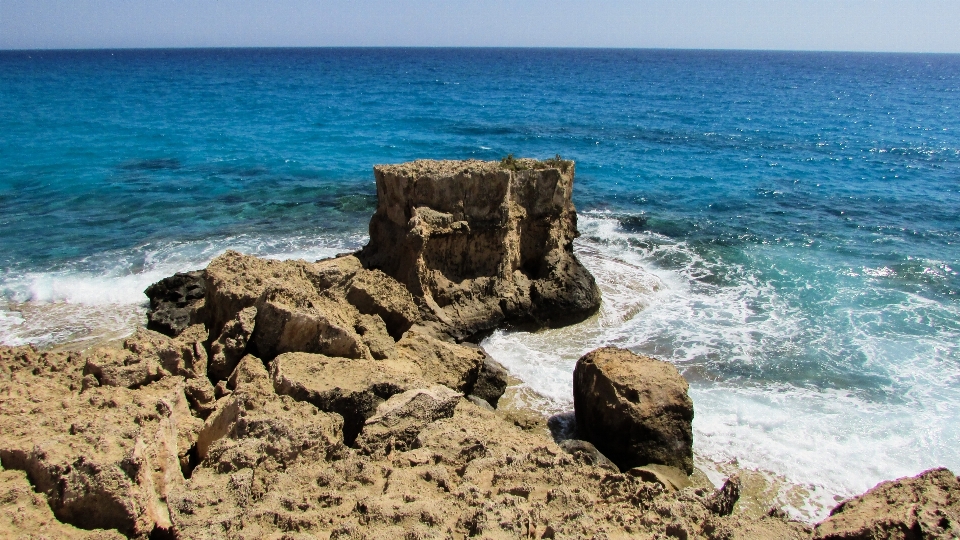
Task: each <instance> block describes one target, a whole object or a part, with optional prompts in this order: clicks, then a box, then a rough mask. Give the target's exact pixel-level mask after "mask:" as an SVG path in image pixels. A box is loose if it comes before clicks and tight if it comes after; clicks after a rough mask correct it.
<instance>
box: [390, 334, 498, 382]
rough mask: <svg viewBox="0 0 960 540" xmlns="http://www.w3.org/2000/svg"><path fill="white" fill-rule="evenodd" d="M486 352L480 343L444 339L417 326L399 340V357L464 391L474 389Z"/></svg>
mask: <svg viewBox="0 0 960 540" xmlns="http://www.w3.org/2000/svg"><path fill="white" fill-rule="evenodd" d="M486 356H487V355H486V353H484V352H483V350H482V349H480V348H479V347H476V346H472V347H471V346H466V345H459V344H457V343H451V342H449V341H443V340H440V339H437V338H435V337H433V336H431V335H429V334H428V333H426V332H424V331H423V330H421V329H420V328H416V327H414V328H412V329H410V330H409V331H408V332H407V333H406V334H404V335H403V339H401V340H400V341H398V342H397V357H398V358H399V359H401V360H406V361H408V362H410V363H412V364H415V365H416V366H418V367H419V368H420V370H421V373H422V374H423V378H425V379H426V380H428V381H430V382H434V383H438V384H442V385H444V386H446V387H447V388H452V389H454V390H457V391H458V392H460V393H463V394H469V393H471V390H473V387H474V386H475V385H476V383H477V377H478V376H479V374H480V370H481V368H482V367H483V363H484V360H485V359H486ZM497 397H499V396H497Z"/></svg>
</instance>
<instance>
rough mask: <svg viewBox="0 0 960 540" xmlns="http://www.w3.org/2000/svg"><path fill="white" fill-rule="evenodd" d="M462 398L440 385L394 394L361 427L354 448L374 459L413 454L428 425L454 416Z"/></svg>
mask: <svg viewBox="0 0 960 540" xmlns="http://www.w3.org/2000/svg"><path fill="white" fill-rule="evenodd" d="M461 397H463V396H462V395H460V394H458V393H457V392H454V391H453V390H451V389H449V388H447V387H446V386H443V385H436V386H431V387H429V388H417V389H415V390H408V391H406V392H404V393H402V394H397V395H395V396H393V397H391V398H390V399H388V400H387V401H384V402H383V403H381V404H380V405H379V406H378V407H377V412H376V414H374V415H373V416H371V417H370V418H368V419H367V421H366V422H365V423H364V426H363V430H362V431H361V432H360V436H359V437H358V438H357V448H359V449H360V450H361V451H362V452H364V453H366V454H376V455H380V454H389V453H390V452H393V451H399V452H403V451H406V450H412V449H413V442H414V441H415V440H416V438H417V436H418V435H419V434H420V432H421V431H423V430H424V428H426V427H427V425H429V424H431V423H433V422H436V421H437V420H440V419H441V418H450V417H451V416H453V410H454V409H455V408H456V407H457V404H458V403H460V398H461Z"/></svg>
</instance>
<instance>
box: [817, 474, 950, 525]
mask: <svg viewBox="0 0 960 540" xmlns="http://www.w3.org/2000/svg"><path fill="white" fill-rule="evenodd" d="M814 538H817V539H823V540H827V539H829V540H840V539H844V540H852V539H857V540H859V539H869V540H906V539H913V538H930V539H943V540H947V539H948V538H960V479H958V478H957V477H956V475H954V474H953V473H952V472H950V471H949V470H947V469H931V470H929V471H926V472H924V473H922V474H920V475H918V476H915V477H913V478H901V479H899V480H895V481H892V482H883V483H881V484H879V485H877V486H876V487H875V488H873V489H871V490H870V491H867V492H866V493H864V494H863V495H861V496H859V497H855V498H853V499H850V500H847V501H844V502H843V503H841V504H840V505H839V506H837V507H836V508H834V509H833V511H832V512H830V517H829V518H827V519H825V520H824V521H822V522H820V524H818V525H817V527H816V529H815V531H814Z"/></svg>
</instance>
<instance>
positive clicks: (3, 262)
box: [0, 49, 960, 493]
mask: <svg viewBox="0 0 960 540" xmlns="http://www.w3.org/2000/svg"><path fill="white" fill-rule="evenodd" d="M508 153H513V154H515V155H518V156H532V157H541V158H546V157H552V156H553V155H555V154H561V155H562V156H563V157H564V158H569V159H574V160H575V161H576V163H577V185H576V191H575V196H574V197H575V202H576V204H577V207H578V209H579V210H580V212H581V213H582V215H583V218H582V220H581V224H582V227H581V228H582V230H583V232H584V237H583V238H582V239H581V241H580V243H579V244H578V245H580V246H581V248H582V249H586V250H588V251H589V252H591V253H595V254H597V257H598V259H597V260H599V261H601V262H602V261H619V262H630V263H631V264H634V265H637V266H640V267H642V268H643V269H644V271H645V272H647V273H648V274H650V275H655V276H657V279H659V280H660V281H661V282H662V284H663V285H664V286H663V288H662V289H661V290H660V291H661V292H658V293H651V294H640V293H636V294H637V296H636V298H634V299H633V300H630V299H629V298H627V300H624V302H625V304H624V305H628V304H630V305H634V304H636V305H640V304H642V306H641V307H642V308H643V309H642V311H640V312H639V314H633V312H630V314H629V316H627V315H623V314H621V315H623V316H620V318H619V319H617V320H620V319H623V320H622V321H621V322H619V323H616V324H613V323H611V324H608V325H607V326H606V327H604V329H602V330H597V332H596V335H595V336H594V337H593V338H591V339H592V341H589V343H580V344H578V345H571V347H570V350H569V351H566V352H565V353H563V354H561V353H559V352H556V351H554V352H552V353H551V352H550V351H549V350H543V351H541V352H542V354H543V355H545V358H547V359H546V360H544V361H545V362H547V363H549V362H550V360H549V358H551V356H550V355H551V354H552V355H553V357H556V358H555V363H554V367H555V368H557V369H561V368H562V369H566V368H567V367H568V364H569V363H570V362H571V361H572V360H575V355H576V354H578V353H579V352H582V351H580V349H582V348H583V347H586V346H587V345H590V346H592V345H596V344H598V343H619V344H621V345H625V346H630V347H632V348H634V349H635V350H638V351H641V352H646V353H649V354H657V355H659V356H661V357H664V358H668V359H671V360H672V361H674V362H676V363H677V364H678V365H679V366H680V367H681V369H683V370H684V372H685V374H686V375H687V377H688V378H689V379H690V380H691V381H693V387H694V389H693V391H694V397H695V401H696V402H697V404H698V419H699V418H704V419H703V420H698V422H700V424H698V427H697V429H698V431H697V437H698V441H699V442H698V445H699V447H700V451H701V452H702V453H704V454H705V455H709V456H712V457H714V458H717V459H720V458H725V457H739V458H740V459H741V462H742V463H753V464H755V465H756V466H758V467H766V468H768V469H771V470H774V472H778V473H781V474H785V475H786V476H787V477H788V478H790V479H792V480H795V481H799V482H809V483H812V484H816V485H821V484H822V485H825V486H827V488H828V490H831V489H832V490H833V492H836V493H846V492H849V491H852V490H854V489H859V488H860V487H861V484H862V483H864V482H869V481H875V480H879V479H882V478H886V477H890V476H893V475H897V474H912V473H915V472H918V471H919V470H921V468H922V467H927V466H932V465H937V464H943V465H948V466H951V467H954V469H955V470H956V469H960V450H958V448H960V428H958V427H957V426H958V425H960V413H958V412H957V411H958V410H960V348H958V347H960V345H958V344H960V317H958V315H960V298H958V291H960V277H958V273H957V272H958V270H960V56H958V55H894V54H850V53H783V52H734V51H725V52H708V51H658V50H550V49H253V50H144V51H54V52H48V51H42V52H41V51H27V52H0V231H2V234H0V291H2V297H0V307H2V308H3V309H0V341H4V342H7V343H22V342H36V343H38V344H41V345H50V344H55V343H59V342H64V341H71V340H78V339H80V340H82V339H84V338H88V337H90V336H91V335H94V334H96V332H97V330H96V328H95V327H96V326H97V325H98V324H99V325H103V324H104V323H103V321H104V320H108V321H112V322H113V323H116V326H117V328H120V327H124V328H126V327H127V326H129V323H130V321H131V320H132V319H131V317H133V316H135V317H140V316H141V315H142V303H143V301H144V298H143V297H142V295H141V294H140V292H139V291H141V290H142V288H143V286H145V284H147V283H150V282H151V281H152V280H155V279H157V278H159V277H162V276H163V275H166V274H169V273H171V272H173V271H176V270H184V269H188V268H196V267H200V266H202V265H203V264H205V263H206V261H208V260H209V259H210V258H211V257H213V256H214V255H215V254H216V253H218V252H220V251H222V250H223V249H226V248H227V247H237V248H240V249H243V250H245V251H248V252H254V253H259V254H262V255H270V256H298V257H299V256H304V257H307V256H321V255H329V254H332V253H335V252H337V251H344V250H347V249H353V248H356V247H358V246H360V245H362V244H363V242H364V241H365V238H364V235H365V233H366V223H367V220H368V218H369V215H370V214H371V213H372V212H373V210H374V208H375V205H376V200H375V190H374V185H373V175H372V167H373V165H374V164H377V163H385V162H399V161H406V160H411V159H417V158H444V159H461V158H478V159H500V158H502V157H503V156H505V155H506V154H508ZM598 271H599V270H598ZM614 274H616V272H614ZM620 279H623V275H620V276H619V277H617V276H616V275H612V276H610V277H609V284H610V286H614V284H615V282H617V281H618V280H620ZM637 279H640V278H637ZM621 293H622V294H626V295H627V296H629V294H627V293H624V292H623V291H620V292H619V293H618V292H616V291H614V292H612V293H611V296H610V297H611V299H614V298H619V297H618V296H617V294H621ZM631 302H633V303H634V304H631ZM638 302H639V303H638ZM3 305H5V307H3ZM618 305H619V304H618ZM76 306H86V307H89V308H90V309H86V308H85V309H86V311H84V309H80V308H77V309H74V307H76ZM90 306H93V307H90ZM624 309H626V308H624ZM90 310H93V311H95V312H96V316H95V317H92V318H91V317H90V316H84V315H82V313H85V312H90ZM131 310H132V311H131ZM628 311H629V310H628ZM131 313H133V314H134V315H130V314H131ZM625 313H626V312H625ZM614 318H616V317H614ZM124 325H127V326H124ZM497 339H501V340H507V341H509V340H514V341H512V342H511V343H513V344H514V345H518V344H522V342H524V340H526V341H527V342H529V343H533V342H534V341H535V340H536V337H535V336H534V337H530V336H523V335H519V336H497ZM497 343H501V345H502V343H505V342H491V343H490V348H491V349H495V350H496V351H498V354H502V355H508V356H509V354H510V353H509V349H510V347H506V346H497ZM529 343H528V346H529V347H533V345H529ZM578 347H579V348H578ZM522 357H523V355H521V356H518V358H522ZM505 361H506V362H507V363H510V359H509V358H507V359H506V360H505ZM517 361H518V362H519V361H522V360H521V359H518V360H517ZM515 369H516V370H521V366H515ZM544 369H546V368H544ZM532 373H533V375H530V376H529V378H531V379H534V380H533V381H530V383H531V385H532V386H534V387H536V384H537V382H536V379H537V378H538V375H537V373H539V372H536V371H534V372H532ZM544 376H545V375H544ZM564 384H568V383H564ZM566 388H567V387H566V386H563V384H561V385H560V387H556V388H555V387H550V386H549V385H546V386H543V387H539V388H537V389H538V391H540V392H542V393H544V394H551V392H554V393H555V394H556V395H555V396H554V397H555V398H556V400H559V401H560V402H563V399H564V398H563V395H564V392H566V391H567V390H566ZM733 395H736V396H740V397H739V398H736V399H735V398H734V397H730V396H733ZM777 396H780V397H777ZM784 396H786V397H784ZM737 399H739V400H740V401H737ZM818 400H819V401H818ZM844 400H850V401H849V402H848V401H844ZM701 403H702V404H704V407H699V405H700V404H701ZM838 403H843V404H847V405H849V406H848V407H846V408H841V409H842V410H841V409H838V410H833V409H830V407H831V406H837V407H839V405H836V404H838ZM705 407H710V408H711V409H710V410H711V411H713V412H707V411H706V409H705ZM850 410H854V411H859V413H858V414H860V415H858V414H850V413H849V411H850ZM844 411H846V412H844ZM864 411H866V412H864ZM777 414H783V415H784V416H783V418H781V419H780V420H776V419H775V418H776V417H777ZM864 415H866V416H864ZM797 418H806V419H808V420H809V421H808V422H797V421H796V419H797ZM791 425H796V426H797V427H796V428H795V429H794V430H793V431H789V426H791ZM821 426H823V430H822V432H820V431H817V430H818V429H820V427H821ZM799 440H802V441H803V442H804V443H805V444H809V445H811V446H810V448H806V449H801V450H798V449H797V445H798V444H799V443H798V442H797V441H799ZM745 441H746V442H745ZM777 445H780V446H777ZM800 446H803V445H800ZM764 448H766V449H767V450H766V452H767V453H770V452H769V448H778V449H779V450H778V452H779V453H781V454H785V455H784V456H783V457H782V459H779V460H772V461H771V460H770V459H767V458H763V457H761V455H762V454H763V453H764V452H765V450H764ZM791 452H793V454H791ZM851 454H856V455H858V456H860V459H861V460H862V461H864V463H865V464H864V465H863V467H862V468H861V469H857V470H855V471H853V473H852V474H851V476H850V478H846V479H843V480H842V481H837V480H830V479H829V478H828V477H835V476H836V475H837V474H838V473H837V472H836V471H833V470H832V469H829V467H826V466H822V467H821V470H819V471H813V473H812V474H808V475H806V476H804V473H803V472H802V471H803V470H806V469H810V468H811V467H816V466H815V465H811V463H815V462H825V461H830V460H832V459H834V458H837V459H839V458H840V457H842V456H845V455H851ZM745 456H746V457H745ZM764 459H766V461H765V460H764ZM823 467H826V468H823ZM805 468H806V469H805ZM798 471H800V472H798ZM818 482H819V483H818ZM830 482H833V484H831V483H830ZM858 482H859V483H858ZM867 487H869V486H867Z"/></svg>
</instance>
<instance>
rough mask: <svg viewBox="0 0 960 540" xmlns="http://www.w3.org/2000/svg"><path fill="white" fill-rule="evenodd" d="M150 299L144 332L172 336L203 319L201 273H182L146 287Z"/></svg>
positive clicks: (204, 293)
mask: <svg viewBox="0 0 960 540" xmlns="http://www.w3.org/2000/svg"><path fill="white" fill-rule="evenodd" d="M144 294H146V295H147V298H149V299H150V311H149V312H148V313H147V329H149V330H154V331H156V332H160V333H161V334H166V335H168V336H172V337H176V336H178V335H180V332H183V331H184V330H186V329H187V327H189V326H190V325H193V324H196V323H198V322H200V320H202V319H203V317H204V298H205V297H206V287H205V286H204V282H203V273H202V272H200V271H196V272H183V273H178V274H174V275H172V276H170V277H168V278H166V279H162V280H160V281H158V282H157V283H154V284H153V285H151V286H149V287H147V290H146V291H144Z"/></svg>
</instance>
